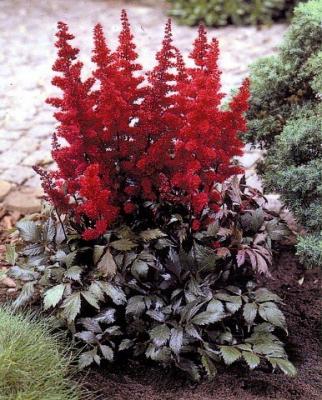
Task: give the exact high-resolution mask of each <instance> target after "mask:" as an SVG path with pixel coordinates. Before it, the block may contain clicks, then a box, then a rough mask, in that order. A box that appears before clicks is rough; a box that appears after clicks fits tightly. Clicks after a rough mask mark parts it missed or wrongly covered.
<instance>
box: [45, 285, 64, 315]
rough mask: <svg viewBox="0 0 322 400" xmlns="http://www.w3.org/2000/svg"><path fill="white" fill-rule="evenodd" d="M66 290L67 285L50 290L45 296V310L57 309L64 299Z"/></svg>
mask: <svg viewBox="0 0 322 400" xmlns="http://www.w3.org/2000/svg"><path fill="white" fill-rule="evenodd" d="M64 290H65V284H63V283H61V284H60V285H56V286H54V287H52V288H50V289H48V290H47V291H46V292H45V295H44V309H45V310H48V309H49V308H50V307H56V306H57V304H58V303H59V302H60V301H61V300H62V298H63V294H64Z"/></svg>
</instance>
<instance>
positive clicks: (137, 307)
mask: <svg viewBox="0 0 322 400" xmlns="http://www.w3.org/2000/svg"><path fill="white" fill-rule="evenodd" d="M145 309H146V306H145V302H144V297H143V296H141V295H137V296H133V297H130V298H129V301H128V303H127V306H126V314H133V315H135V316H138V315H141V314H142V313H143V312H144V311H145Z"/></svg>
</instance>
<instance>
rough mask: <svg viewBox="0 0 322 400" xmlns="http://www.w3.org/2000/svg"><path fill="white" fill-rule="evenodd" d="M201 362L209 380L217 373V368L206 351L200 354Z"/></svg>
mask: <svg viewBox="0 0 322 400" xmlns="http://www.w3.org/2000/svg"><path fill="white" fill-rule="evenodd" d="M201 363H202V365H203V367H204V369H205V370H206V372H207V376H208V378H209V379H210V380H211V379H213V378H214V377H215V376H216V375H217V368H216V367H215V364H214V363H213V362H212V361H211V359H210V357H208V355H207V354H206V353H203V355H202V356H201Z"/></svg>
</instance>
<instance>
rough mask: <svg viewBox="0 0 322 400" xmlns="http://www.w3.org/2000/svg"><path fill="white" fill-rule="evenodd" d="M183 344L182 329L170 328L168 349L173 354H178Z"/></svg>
mask: <svg viewBox="0 0 322 400" xmlns="http://www.w3.org/2000/svg"><path fill="white" fill-rule="evenodd" d="M182 342H183V329H182V328H172V329H171V336H170V341H169V346H170V349H171V350H172V351H173V352H174V353H175V354H179V353H180V350H181V347H182Z"/></svg>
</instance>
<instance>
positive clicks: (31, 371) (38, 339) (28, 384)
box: [0, 307, 79, 400]
mask: <svg viewBox="0 0 322 400" xmlns="http://www.w3.org/2000/svg"><path fill="white" fill-rule="evenodd" d="M49 326H50V324H48V321H46V320H43V321H38V320H35V318H33V317H31V316H30V315H27V316H25V315H22V314H13V313H12V312H11V311H9V310H8V309H7V308H1V307H0V400H78V399H79V395H78V389H77V387H76V386H75V384H74V383H72V382H71V381H70V380H69V379H68V374H69V373H70V366H71V359H70V357H68V352H67V350H66V347H64V344H63V341H62V340H61V338H60V337H59V335H57V334H54V333H53V332H51V329H50V327H49Z"/></svg>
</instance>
